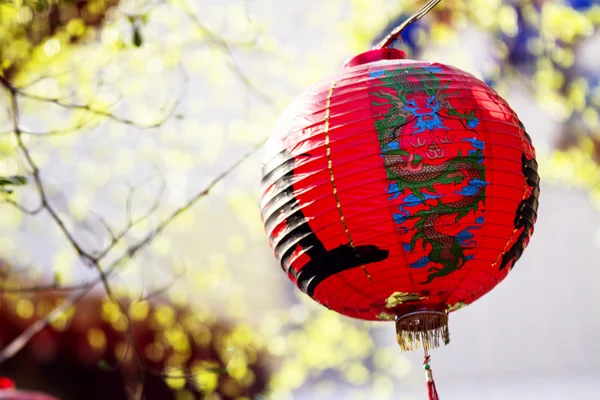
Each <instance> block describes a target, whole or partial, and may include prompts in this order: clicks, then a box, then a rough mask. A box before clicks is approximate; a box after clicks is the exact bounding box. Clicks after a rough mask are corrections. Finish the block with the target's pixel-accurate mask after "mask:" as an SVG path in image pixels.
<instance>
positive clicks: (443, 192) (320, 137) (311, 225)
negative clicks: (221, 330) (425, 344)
mask: <svg viewBox="0 0 600 400" xmlns="http://www.w3.org/2000/svg"><path fill="white" fill-rule="evenodd" d="M403 58H404V53H402V52H401V51H399V50H395V49H385V48H384V49H380V50H372V51H370V52H367V53H364V54H361V55H359V56H357V57H355V58H354V59H352V60H351V61H349V62H348V63H347V64H346V66H345V69H344V71H343V72H342V73H341V74H339V75H338V76H336V77H334V78H331V79H328V80H325V81H323V82H320V83H318V84H316V85H314V86H313V87H312V88H311V89H309V90H307V91H306V92H305V93H304V94H303V95H301V96H300V98H299V99H298V100H297V101H296V102H295V103H294V104H293V105H292V106H291V107H290V108H289V109H288V110H287V111H286V113H285V114H284V115H283V116H282V117H281V119H280V121H279V122H278V124H277V126H276V127H275V130H274V132H273V135H272V137H271V139H270V141H269V143H268V144H267V148H266V154H265V158H264V164H263V189H262V197H261V211H262V216H263V221H264V223H265V229H266V232H267V234H268V236H269V238H270V243H271V246H272V247H273V249H274V251H275V254H276V256H277V257H278V258H279V260H280V261H281V264H282V267H283V269H284V270H285V271H286V272H287V273H288V275H289V277H290V279H291V280H292V281H294V282H295V283H296V284H297V285H298V286H299V287H300V288H301V289H302V290H303V291H305V292H306V293H307V294H309V295H310V296H311V297H312V298H313V299H315V300H316V301H318V302H319V303H321V304H323V305H324V306H326V307H328V308H330V309H332V310H335V311H337V312H339V313H341V314H344V315H347V316H350V317H354V318H360V319H365V320H377V319H397V320H398V321H400V319H401V317H402V316H405V315H410V314H414V313H420V315H421V316H420V322H419V320H416V322H415V321H413V322H411V323H409V324H408V325H407V326H404V327H403V328H402V329H403V330H411V329H413V328H415V327H414V326H412V325H411V324H413V325H414V324H415V323H416V324H417V325H419V324H421V325H423V324H425V325H427V324H428V325H429V326H430V328H431V329H434V328H435V329H440V328H443V326H444V325H445V322H446V321H445V320H444V317H442V319H441V320H440V319H439V318H438V317H436V318H438V319H435V320H427V318H426V314H427V313H433V314H436V315H438V316H440V315H442V316H443V315H447V313H449V312H450V311H453V310H455V309H457V308H459V307H461V306H463V305H466V304H470V303H472V302H474V301H475V300H477V299H478V298H479V297H481V296H482V295H484V294H485V293H487V292H488V291H489V290H491V289H492V288H493V287H494V286H496V285H497V284H498V283H499V282H500V281H502V280H503V279H504V278H505V277H506V275H507V274H508V272H509V271H510V269H511V268H512V267H513V265H514V263H515V262H516V261H517V260H518V258H519V257H520V256H521V253H522V252H523V250H524V248H525V247H526V245H527V244H528V242H529V238H530V236H531V234H532V233H533V225H534V223H535V219H536V212H537V197H538V193H539V177H538V175H537V164H536V162H535V158H534V157H535V150H534V148H533V146H532V144H531V141H530V138H529V136H528V135H527V133H526V132H525V130H524V127H523V125H522V124H521V123H520V121H519V119H518V117H517V115H516V114H515V112H514V111H513V110H512V109H511V108H510V107H509V106H508V104H507V103H506V102H505V101H504V100H503V99H502V98H500V97H499V96H498V94H497V93H496V92H494V91H493V90H492V89H490V88H489V87H488V86H487V85H486V84H485V83H483V82H481V81H480V80H478V79H476V78H475V77H473V76H472V75H470V74H468V73H465V72H463V71H460V70H458V69H456V68H453V67H449V66H446V65H442V64H436V63H429V62H423V61H413V60H405V59H403ZM411 326H412V328H411ZM422 328H423V326H422ZM415 329H416V328H415ZM399 330H400V328H399ZM417 330H420V328H418V329H417ZM422 330H423V331H427V330H429V328H428V329H422ZM442 336H444V340H445V341H446V342H447V335H446V334H443V335H442ZM413 339H414V337H413Z"/></svg>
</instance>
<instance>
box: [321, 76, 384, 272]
mask: <svg viewBox="0 0 600 400" xmlns="http://www.w3.org/2000/svg"><path fill="white" fill-rule="evenodd" d="M334 88H335V82H333V83H332V84H331V87H330V88H329V94H328V95H327V104H326V106H325V148H326V149H327V168H329V179H330V180H331V186H332V187H333V196H334V197H335V202H336V204H337V210H338V212H339V213H340V220H341V221H342V225H344V231H345V232H346V235H347V236H348V242H349V244H350V247H352V248H353V249H354V241H353V240H352V235H350V230H349V229H348V224H346V218H344V213H343V212H342V203H340V198H339V196H338V192H337V187H336V185H335V176H334V175H333V162H332V160H331V146H330V145H329V116H330V112H331V110H330V108H331V97H332V96H333V89H334ZM360 267H361V268H362V269H363V271H365V274H366V275H367V278H369V280H370V281H371V282H372V281H373V278H372V277H371V274H369V271H367V267H365V266H364V265H361V266H360Z"/></svg>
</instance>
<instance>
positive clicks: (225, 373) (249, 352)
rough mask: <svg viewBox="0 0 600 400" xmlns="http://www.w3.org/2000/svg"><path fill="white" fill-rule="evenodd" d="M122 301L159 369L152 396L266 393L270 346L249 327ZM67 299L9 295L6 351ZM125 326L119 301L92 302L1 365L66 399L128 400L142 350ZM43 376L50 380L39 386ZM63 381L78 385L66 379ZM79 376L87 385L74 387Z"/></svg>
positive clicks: (159, 304) (3, 336) (148, 380)
mask: <svg viewBox="0 0 600 400" xmlns="http://www.w3.org/2000/svg"><path fill="white" fill-rule="evenodd" d="M12 284H13V286H14V285H16V283H15V282H12ZM118 299H119V300H120V301H124V302H126V303H127V304H129V306H128V311H129V315H130V318H131V320H132V322H133V336H134V339H135V343H136V347H137V348H138V350H137V351H139V352H141V354H142V360H143V361H144V363H145V364H146V365H147V368H149V369H151V370H152V371H151V372H150V373H148V374H147V376H146V377H145V380H144V385H145V386H146V392H147V395H146V398H148V399H171V398H172V399H175V398H181V397H184V398H185V396H188V397H190V396H192V397H198V396H201V395H202V397H206V398H211V396H215V395H217V394H218V395H219V396H220V397H219V398H221V399H246V398H252V397H253V396H255V395H257V394H259V393H262V392H264V390H265V386H266V384H267V377H268V375H267V362H266V358H265V353H264V351H263V346H264V340H262V339H260V338H259V337H258V335H257V334H256V333H254V332H253V330H252V328H251V327H250V326H248V325H245V324H231V323H230V322H225V321H222V320H218V319H217V318H216V317H215V316H214V315H213V314H211V312H210V310H207V309H190V308H189V307H185V306H176V305H173V304H171V303H170V302H166V301H164V300H160V299H149V300H136V301H131V299H129V298H127V297H124V298H118ZM63 300H64V295H61V294H60V293H52V292H45V293H33V294H31V295H29V296H18V297H17V296H10V295H5V296H3V297H2V298H1V299H0V304H1V309H2V313H1V314H0V321H1V323H0V342H1V343H0V345H6V344H7V343H8V342H9V341H11V340H12V339H14V338H15V337H17V335H18V334H20V333H21V332H22V331H23V330H24V329H25V328H26V327H27V326H28V325H30V324H31V323H33V322H34V321H36V320H39V319H40V318H44V317H45V316H46V315H47V313H48V312H49V311H50V310H51V309H52V308H53V307H54V306H55V305H56V304H58V303H60V302H61V301H63ZM126 326H127V322H126V320H125V319H124V318H123V316H122V315H121V314H120V312H119V307H118V306H117V305H116V304H115V303H114V302H113V301H112V300H110V299H106V298H105V299H103V298H101V297H99V296H88V297H86V298H84V299H83V300H82V301H81V302H80V303H79V304H78V305H77V306H76V307H75V308H72V309H70V310H69V311H68V312H67V313H65V314H64V315H63V316H62V317H61V318H59V319H57V320H55V321H53V322H52V323H51V324H50V325H49V326H48V327H47V328H45V329H44V330H42V331H41V332H40V333H38V334H37V335H36V336H35V337H34V338H33V339H32V340H31V341H30V342H29V344H28V346H27V347H26V348H25V349H24V350H23V352H22V353H21V354H20V355H19V356H17V357H15V358H13V359H12V360H10V362H8V363H6V364H4V365H2V366H1V367H0V373H2V374H4V375H9V376H11V377H12V378H13V379H15V380H16V381H17V382H25V383H30V384H31V383H33V384H35V385H36V386H37V387H38V388H40V387H42V388H44V390H45V391H46V392H48V393H50V394H53V395H55V396H58V397H59V398H61V399H62V400H70V399H82V398H86V399H107V398H110V399H122V398H123V399H124V398H125V395H124V393H123V386H124V385H123V381H127V380H133V381H135V380H137V379H139V377H138V376H136V374H135V368H134V367H135V366H134V363H135V359H134V351H135V350H134V349H133V348H132V347H131V345H130V343H129V342H128V341H127V340H125V338H124V333H125V331H126ZM98 366H99V367H100V368H98ZM118 372H120V374H119V373H118ZM36 375H40V376H42V377H43V378H42V379H39V378H38V379H37V380H36V378H35V377H36ZM64 376H70V377H71V379H69V380H67V381H62V379H61V378H62V377H64ZM75 377H79V379H81V381H80V382H81V383H79V381H77V380H76V381H73V380H72V379H74V378H75ZM32 380H33V382H32Z"/></svg>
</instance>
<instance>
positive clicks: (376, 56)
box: [344, 47, 406, 68]
mask: <svg viewBox="0 0 600 400" xmlns="http://www.w3.org/2000/svg"><path fill="white" fill-rule="evenodd" d="M404 59H406V53H405V52H403V51H402V50H400V49H396V48H393V47H384V48H381V49H373V50H369V51H365V52H364V53H360V54H359V55H357V56H355V57H352V58H351V59H350V60H348V61H346V63H345V64H344V68H352V67H356V66H359V65H364V64H368V63H372V62H377V61H382V60H404Z"/></svg>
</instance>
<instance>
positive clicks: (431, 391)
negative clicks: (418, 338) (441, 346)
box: [423, 349, 440, 400]
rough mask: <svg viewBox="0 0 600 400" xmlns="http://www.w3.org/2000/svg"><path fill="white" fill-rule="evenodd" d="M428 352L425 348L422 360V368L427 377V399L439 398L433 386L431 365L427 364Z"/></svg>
mask: <svg viewBox="0 0 600 400" xmlns="http://www.w3.org/2000/svg"><path fill="white" fill-rule="evenodd" d="M430 358H431V357H429V354H427V349H425V359H424V360H423V369H424V370H425V376H426V377H427V393H428V394H429V400H440V396H439V395H438V392H437V390H436V388H435V382H434V381H433V374H432V372H431V367H430V366H429V360H430Z"/></svg>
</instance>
